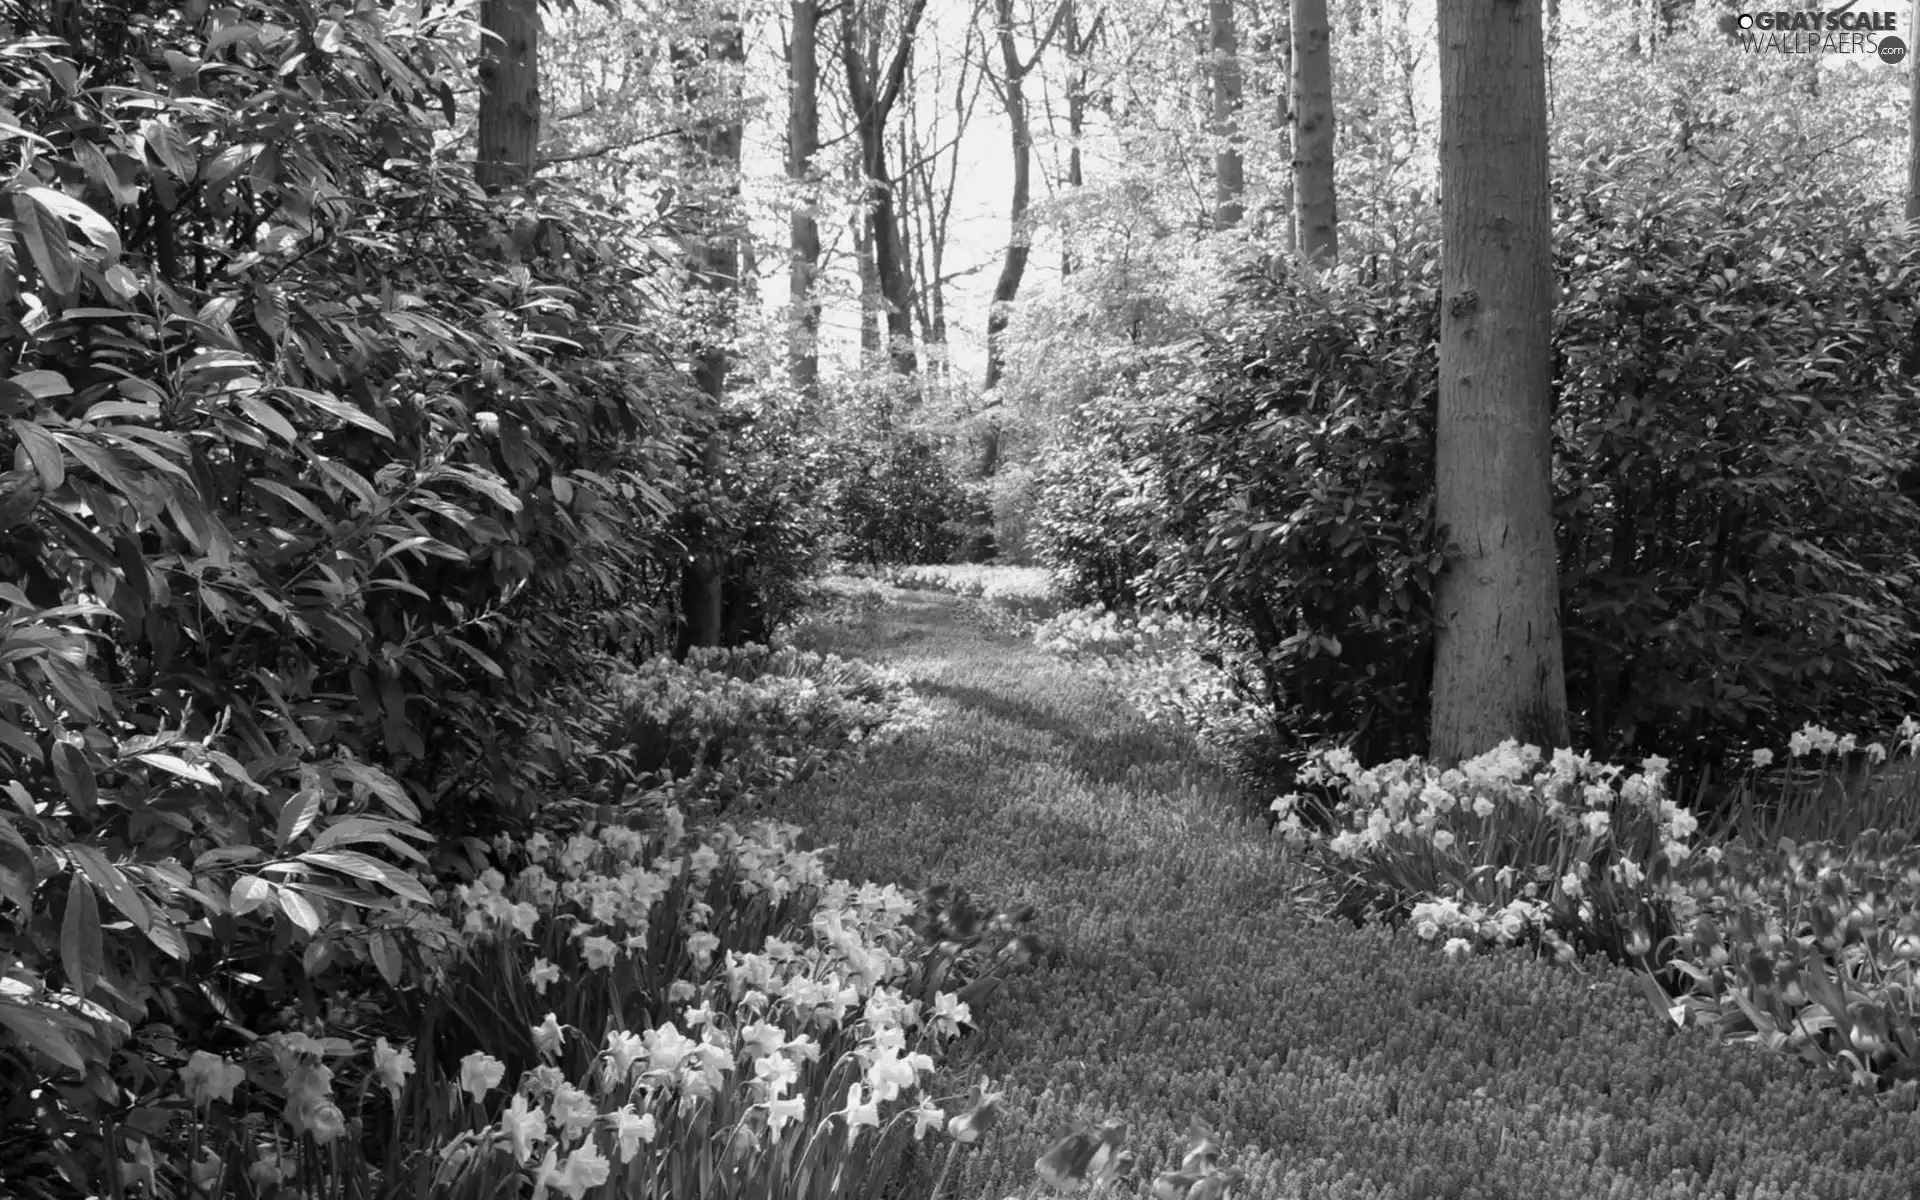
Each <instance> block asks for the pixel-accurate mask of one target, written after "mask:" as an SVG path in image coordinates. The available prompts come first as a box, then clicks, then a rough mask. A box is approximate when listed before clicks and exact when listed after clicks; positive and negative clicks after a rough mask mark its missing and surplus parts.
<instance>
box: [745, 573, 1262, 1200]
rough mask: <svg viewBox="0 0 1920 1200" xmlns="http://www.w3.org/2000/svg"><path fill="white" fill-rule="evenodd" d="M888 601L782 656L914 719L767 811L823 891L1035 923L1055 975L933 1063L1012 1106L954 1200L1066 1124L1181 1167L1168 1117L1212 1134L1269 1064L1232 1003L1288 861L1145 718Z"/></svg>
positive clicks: (1086, 685)
mask: <svg viewBox="0 0 1920 1200" xmlns="http://www.w3.org/2000/svg"><path fill="white" fill-rule="evenodd" d="M888 596H889V600H890V602H889V604H888V606H887V607H886V608H884V609H881V610H878V611H874V612H867V613H863V614H860V615H859V617H858V618H856V619H852V620H851V621H849V622H848V623H846V624H840V625H834V626H825V627H823V626H817V625H816V626H812V627H809V628H808V630H807V631H806V632H805V634H804V635H803V636H802V637H800V638H799V639H797V640H798V642H799V644H801V645H804V646H805V647H806V648H808V649H815V650H820V651H824V652H828V653H835V654H839V655H841V656H842V657H848V658H859V659H862V660H865V661H868V662H872V663H875V664H879V665H884V666H887V667H890V668H893V669H895V670H898V671H900V672H902V673H904V674H905V675H906V676H907V677H908V679H909V680H910V681H911V683H912V686H913V689H914V691H915V693H916V694H917V695H918V696H919V697H920V698H921V699H922V701H923V702H924V703H926V705H927V706H928V708H929V709H930V710H931V711H930V714H929V715H930V717H931V720H930V723H929V725H928V726H927V727H926V728H924V729H918V730H914V731H912V732H910V733H908V734H907V735H906V736H904V737H903V738H901V739H900V740H898V741H896V742H892V743H890V744H886V745H882V746H878V747H875V748H874V749H873V751H872V752H871V753H870V754H869V755H868V757H867V758H866V760H865V761H863V762H861V763H859V764H856V765H855V766H853V767H851V768H850V769H848V770H846V771H843V772H842V773H841V774H840V776H839V778H837V779H834V780H817V781H815V782H813V783H810V784H809V785H807V786H805V787H803V788H801V789H799V791H798V792H797V793H796V794H795V795H794V796H792V797H791V798H790V799H789V800H786V801H783V803H782V805H781V808H780V810H779V811H778V812H777V813H776V814H775V815H777V816H778V817H779V819H782V820H791V821H793V822H794V823H796V824H797V825H799V826H800V827H801V828H802V829H803V830H805V831H807V835H808V839H807V840H808V844H830V845H832V846H834V847H835V853H834V855H833V858H832V861H831V872H830V873H831V874H833V875H835V876H838V877H842V878H846V879H850V880H854V881H856V882H858V881H864V880H869V879H871V880H873V881H875V882H878V883H897V884H900V885H901V886H902V887H907V888H918V887H924V886H928V885H931V884H935V883H948V884H952V885H955V886H957V887H959V888H962V889H964V890H966V891H967V892H969V893H971V894H972V895H973V896H974V897H975V898H976V899H977V900H979V901H980V902H982V903H983V904H987V905H990V906H993V907H995V908H1000V909H1005V908H1011V907H1014V906H1017V905H1019V904H1023V903H1026V904H1032V905H1033V906H1034V907H1035V909H1036V910H1037V916H1036V919H1035V923H1034V926H1033V928H1034V930H1035V932H1037V933H1038V934H1039V935H1040V937H1041V938H1042V940H1043V941H1044V942H1045V944H1046V945H1047V947H1048V948H1049V950H1050V953H1049V955H1048V956H1046V957H1047V960H1048V961H1046V962H1044V963H1042V964H1041V965H1040V966H1039V967H1038V968H1037V969H1031V970H1025V971H1022V972H1019V973H1016V975H1015V976H1014V977H1013V979H1012V980H1011V981H1010V983H1009V985H1008V986H1005V987H1003V988H1001V989H1000V990H999V991H998V992H997V993H995V994H994V995H993V996H991V997H990V998H989V999H988V1000H987V1001H986V1003H985V1004H984V1005H982V1011H981V1012H980V1013H979V1014H978V1016H979V1019H980V1022H981V1025H982V1030H981V1032H980V1033H979V1034H977V1035H974V1036H971V1037H969V1038H966V1039H963V1041H962V1042H960V1043H957V1044H956V1045H955V1047H954V1049H953V1052H952V1053H951V1054H950V1056H949V1067H950V1068H951V1069H952V1071H953V1072H954V1073H955V1074H956V1075H957V1074H958V1073H959V1072H963V1071H966V1070H973V1071H984V1072H986V1073H987V1074H988V1075H989V1076H991V1077H992V1078H993V1079H994V1080H995V1081H996V1085H998V1084H1000V1083H1004V1084H1006V1085H1007V1087H1008V1106H1007V1111H1006V1117H1005V1121H1004V1123H1003V1125H1002V1127H1001V1131H1000V1132H997V1133H996V1134H994V1135H993V1136H992V1137H991V1138H990V1139H989V1141H990V1142H991V1143H994V1144H993V1145H992V1146H989V1147H987V1148H986V1149H984V1150H983V1151H982V1152H980V1153H972V1152H970V1153H968V1154H965V1155H963V1156H962V1158H961V1163H960V1167H958V1168H956V1171H955V1178H953V1179H950V1180H949V1182H948V1188H947V1191H946V1195H947V1196H949V1197H969V1198H970V1197H981V1196H988V1195H991V1196H994V1197H996V1198H997V1197H1000V1196H1004V1195H1007V1194H1010V1193H1024V1192H1025V1191H1026V1190H1027V1187H1028V1185H1029V1184H1030V1182H1031V1181H1032V1179H1033V1160H1034V1158H1035V1157H1036V1156H1037V1155H1038V1154H1040V1153H1041V1152H1042V1151H1043V1150H1044V1149H1045V1148H1046V1144H1047V1143H1048V1142H1049V1141H1051V1139H1053V1138H1055V1137H1057V1136H1059V1134H1060V1133H1061V1132H1062V1131H1064V1129H1065V1128H1066V1126H1067V1124H1068V1120H1069V1119H1070V1118H1071V1117H1072V1116H1075V1115H1084V1116H1087V1117H1089V1118H1091V1119H1093V1120H1095V1121H1098V1120H1102V1119H1106V1118H1109V1117H1113V1118H1122V1119H1128V1120H1129V1121H1130V1124H1131V1126H1132V1128H1133V1130H1134V1131H1135V1133H1134V1139H1135V1141H1134V1145H1135V1149H1136V1152H1142V1155H1143V1157H1149V1156H1150V1157H1151V1158H1154V1159H1158V1160H1159V1161H1163V1162H1164V1161H1165V1158H1164V1155H1166V1154H1168V1153H1172V1154H1173V1155H1174V1156H1175V1158H1176V1160H1177V1157H1178V1154H1179V1153H1180V1152H1181V1151H1183V1150H1184V1148H1185V1147H1184V1145H1183V1144H1180V1143H1179V1140H1178V1139H1179V1136H1180V1135H1181V1134H1184V1131H1185V1115H1184V1114H1192V1115H1201V1113H1202V1110H1203V1109H1205V1110H1207V1111H1206V1115H1207V1116H1208V1118H1209V1119H1210V1120H1215V1121H1219V1120H1221V1119H1222V1118H1223V1117H1224V1116H1225V1114H1224V1113H1223V1112H1222V1111H1220V1110H1219V1106H1218V1104H1217V1101H1219V1100H1221V1099H1224V1098H1225V1097H1224V1096H1223V1095H1222V1093H1221V1086H1222V1084H1224V1083H1225V1082H1226V1077H1227V1076H1228V1075H1229V1074H1233V1073H1236V1071H1237V1072H1240V1073H1242V1076H1241V1079H1240V1080H1239V1082H1240V1083H1242V1084H1244V1083H1250V1082H1252V1079H1253V1077H1252V1076H1251V1075H1246V1074H1244V1072H1246V1071H1247V1070H1248V1067H1249V1064H1248V1054H1249V1052H1252V1063H1253V1064H1255V1065H1257V1064H1259V1063H1260V1061H1261V1060H1262V1059H1263V1058H1266V1057H1267V1056H1269V1055H1271V1054H1274V1053H1276V1052H1277V1051H1278V1050H1279V1047H1276V1046H1273V1045H1271V1044H1263V1043H1269V1042H1270V1041H1271V1039H1270V1038H1264V1037H1261V1036H1259V1035H1258V1034H1257V1031H1255V1030H1254V1029H1252V1028H1251V1027H1250V1026H1251V1025H1253V1024H1257V1023H1258V1022H1259V1020H1260V1018H1259V1016H1258V1012H1259V1006H1258V1005H1254V1006H1251V1007H1250V1008H1248V1009H1246V1010H1245V1011H1244V1012H1243V1013H1240V1014H1236V1015H1231V1016H1229V1015H1227V1013H1226V1011H1225V1010H1226V1008H1227V1007H1228V1004H1227V993H1228V992H1231V991H1234V990H1235V978H1236V975H1237V974H1238V969H1237V968H1238V967H1245V966H1258V967H1259V968H1260V970H1259V973H1260V974H1266V973H1267V971H1268V970H1269V969H1272V968H1276V967H1278V966H1280V964H1281V963H1282V962H1284V961H1285V960H1287V959H1288V958H1290V957H1291V953H1290V952H1289V951H1288V950H1287V948H1286V947H1285V946H1284V945H1283V942H1282V940H1281V939H1279V938H1277V937H1276V936H1275V931H1276V930H1278V929H1280V928H1282V927H1283V925H1284V926H1293V925H1296V924H1298V923H1299V922H1295V921H1289V920H1286V917H1287V913H1288V909H1289V900H1288V894H1289V891H1290V888H1291V886H1293V885H1295V884H1297V882H1298V880H1299V878H1300V875H1299V870H1298V868H1297V867H1293V866H1290V865H1288V864H1287V862H1286V861H1285V857H1284V855H1283V853H1282V850H1281V845H1280V842H1279V839H1277V838H1273V837H1270V836H1268V834H1267V832H1266V828H1265V823H1264V821H1262V820H1260V819H1259V816H1258V807H1257V806H1256V805H1254V804H1252V803H1250V802H1249V800H1248V798H1247V797H1246V796H1245V795H1244V792H1243V788H1242V786H1241V785H1240V784H1239V783H1238V782H1237V781H1235V780H1234V779H1232V778H1231V777H1230V776H1229V775H1228V774H1227V773H1226V772H1224V771H1223V770H1221V769H1220V768H1219V767H1217V766H1215V765H1213V764H1212V763H1210V762H1208V761H1207V760H1206V758H1205V757H1204V755H1203V754H1202V753H1201V752H1200V751H1199V749H1198V748H1197V747H1196V746H1195V745H1194V743H1193V742H1192V740H1191V739H1190V738H1188V737H1186V736H1184V735H1182V734H1180V733H1179V732H1177V731H1174V730H1170V729H1166V728H1164V727H1160V726H1155V725H1152V724H1149V723H1148V722H1146V721H1145V720H1144V719H1142V718H1141V717H1139V716H1138V715H1137V714H1135V713H1134V712H1133V710H1131V709H1130V708H1129V707H1128V706H1127V705H1126V704H1125V702H1124V701H1123V700H1121V698H1120V697H1119V696H1118V695H1116V694H1115V693H1114V692H1113V690H1112V689H1111V688H1110V687H1109V686H1108V685H1106V684H1105V683H1103V682H1102V681H1101V680H1099V679H1098V678H1097V677H1095V676H1093V675H1091V674H1090V673H1089V672H1088V671H1086V670H1085V669H1084V668H1082V667H1078V666H1076V665H1074V664H1072V663H1069V662H1066V661H1064V660H1062V659H1060V658H1059V657H1057V656H1054V655H1050V654H1047V653H1045V652H1043V651H1041V650H1039V649H1038V648H1037V647H1035V646H1033V645H1032V644H1031V642H1029V641H1027V640H1026V639H1024V638H1021V637H1017V636H1013V635H1010V634H1007V633H1004V632H998V631H995V630H993V629H990V628H988V627H987V626H986V623H985V622H984V621H983V620H982V619H981V618H980V616H979V614H978V610H977V609H976V608H974V606H972V605H970V604H969V603H968V602H967V601H964V600H961V599H960V598H958V597H955V596H951V595H945V594H941V593H935V592H920V591H893V590H890V591H889V592H888ZM1255 943H1258V944H1257V945H1255ZM1249 956H1251V957H1252V958H1253V959H1257V960H1260V961H1259V962H1258V963H1252V962H1248V961H1246V960H1247V959H1248V958H1249ZM1234 959H1239V960H1242V961H1241V962H1240V963H1239V964H1238V965H1237V966H1236V964H1235V963H1234V962H1233V961H1231V960H1234ZM1245 998H1246V997H1244V996H1241V997H1240V1000H1242V1001H1244V1000H1245ZM1122 1006H1123V1007H1124V1011H1122ZM1216 1010H1218V1012H1219V1014H1220V1017H1221V1019H1220V1020H1218V1021H1208V1020H1206V1019H1204V1018H1205V1017H1206V1016H1207V1014H1208V1013H1209V1012H1214V1011H1216ZM1176 1058H1177V1059H1179V1060H1181V1061H1175V1059H1176ZM1143 1070H1146V1071H1150V1074H1148V1075H1142V1074H1141V1072H1142V1071H1143ZM1232 1090H1233V1091H1234V1092H1238V1091H1239V1090H1240V1089H1239V1087H1237V1086H1235V1087H1233V1088H1232ZM1129 1095H1130V1096H1131V1101H1130V1102H1128V1103H1114V1102H1113V1101H1115V1100H1117V1099H1118V1098H1120V1097H1124V1096H1129ZM1261 1107H1262V1108H1265V1107H1268V1103H1266V1102H1263V1103H1262V1104H1261ZM1096 1108H1097V1109H1098V1111H1090V1110H1093V1109H1096ZM1169 1112H1173V1113H1179V1114H1183V1115H1182V1116H1181V1117H1180V1119H1179V1121H1178V1126H1177V1129H1174V1128H1168V1129H1166V1132H1165V1136H1164V1137H1163V1138H1162V1137H1153V1136H1152V1131H1153V1130H1155V1129H1160V1128H1163V1127H1167V1126H1168V1118H1167V1116H1166V1114H1168V1113H1169ZM1232 1123H1233V1122H1231V1121H1229V1122H1228V1124H1232ZM1241 1144H1242V1146H1244V1145H1245V1143H1244V1142H1242V1143H1241Z"/></svg>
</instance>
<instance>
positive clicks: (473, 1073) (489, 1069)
mask: <svg viewBox="0 0 1920 1200" xmlns="http://www.w3.org/2000/svg"><path fill="white" fill-rule="evenodd" d="M506 1077H507V1064H505V1063H503V1062H501V1061H500V1060H499V1059H497V1058H495V1057H494V1056H493V1055H491V1054H485V1053H482V1052H481V1051H478V1050H475V1051H474V1052H473V1053H472V1054H469V1055H467V1056H466V1057H465V1058H463V1059H461V1060H460V1090H461V1091H463V1092H465V1093H467V1095H469V1096H472V1097H473V1100H474V1103H476V1104H478V1103H479V1102H480V1101H481V1099H482V1098H484V1097H485V1096H486V1094H487V1093H488V1092H490V1091H492V1090H493V1089H494V1088H497V1087H499V1086H500V1081H501V1080H502V1079H505V1078H506Z"/></svg>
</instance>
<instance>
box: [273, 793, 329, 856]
mask: <svg viewBox="0 0 1920 1200" xmlns="http://www.w3.org/2000/svg"><path fill="white" fill-rule="evenodd" d="M323 799H325V795H324V793H322V792H321V790H320V789H319V788H302V789H300V790H299V791H297V792H295V793H294V794H293V795H292V796H289V797H288V798H287V802H286V803H285V804H283V805H281V806H280V821H279V825H278V827H277V830H276V832H275V835H274V836H275V838H276V840H277V841H278V843H279V846H280V848H281V849H282V850H285V849H286V848H287V846H288V845H290V844H291V843H292V842H293V839H295V838H297V837H299V836H300V835H301V834H303V833H305V832H306V831H307V828H308V826H310V825H312V824H313V821H314V818H315V817H317V816H319V815H320V802H321V801H322V800H323Z"/></svg>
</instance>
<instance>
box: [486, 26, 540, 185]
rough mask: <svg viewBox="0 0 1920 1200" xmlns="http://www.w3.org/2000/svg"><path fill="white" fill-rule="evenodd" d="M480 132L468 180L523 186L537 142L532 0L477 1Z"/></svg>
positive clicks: (537, 85) (537, 33) (535, 29)
mask: <svg viewBox="0 0 1920 1200" xmlns="http://www.w3.org/2000/svg"><path fill="white" fill-rule="evenodd" d="M480 27H481V30H482V31H483V33H482V36H481V39H480V132H479V153H478V155H477V156H476V159H475V161H474V168H473V176H474V180H475V181H476V182H478V183H479V184H480V186H481V187H483V188H485V189H486V190H487V191H489V192H498V191H503V190H508V189H512V188H519V187H524V186H526V184H527V182H528V181H529V180H531V179H532V178H533V160H534V154H535V152H536V151H537V150H538V148H539V145H540V13H539V10H538V9H537V8H536V7H535V3H534V0H484V3H482V4H481V6H480Z"/></svg>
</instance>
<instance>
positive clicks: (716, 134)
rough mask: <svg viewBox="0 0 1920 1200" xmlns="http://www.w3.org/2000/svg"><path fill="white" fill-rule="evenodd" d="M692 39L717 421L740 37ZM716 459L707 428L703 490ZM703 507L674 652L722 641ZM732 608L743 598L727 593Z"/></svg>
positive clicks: (735, 287)
mask: <svg viewBox="0 0 1920 1200" xmlns="http://www.w3.org/2000/svg"><path fill="white" fill-rule="evenodd" d="M705 24H706V28H705V29H704V30H703V31H701V33H700V34H699V36H697V37H694V38H691V39H689V40H687V41H685V42H682V43H681V44H679V45H676V46H675V47H674V50H673V61H674V64H675V68H676V70H677V71H678V72H679V73H680V76H681V79H682V84H681V86H682V88H683V90H684V93H685V96H686V102H687V110H688V113H689V114H690V118H691V119H690V120H689V121H688V124H687V125H686V127H685V130H684V138H685V143H686V150H687V176H688V178H689V179H690V180H691V181H693V182H694V184H695V187H696V196H695V199H694V204H695V205H696V206H697V214H696V216H695V218H694V222H693V229H692V232H691V237H690V241H691V243H692V248H691V254H690V266H691V269H692V275H693V280H694V283H695V286H696V287H698V288H699V289H700V290H701V291H704V292H705V293H706V297H707V302H706V304H704V305H703V306H701V314H702V315H701V317H700V318H699V320H698V321H697V334H696V338H697V340H696V343H695V345H694V347H693V379H694V383H695V385H696V386H697V387H698V388H699V389H700V391H701V392H702V393H703V394H705V395H706V396H707V398H708V399H709V401H710V402H711V404H712V408H713V410H714V412H715V414H716V415H717V413H718V411H719V410H720V408H721V407H722V405H723V403H724V402H725V400H726V398H727V378H728V371H729V368H730V366H731V363H732V353H731V350H730V348H729V342H730V340H731V337H732V333H733V326H734V314H735V310H736V309H737V306H738V304H739V296H740V235H739V230H740V220H741V216H740V211H739V202H740V150H741V135H742V130H741V122H742V116H741V108H740V100H739V94H738V88H739V82H738V70H739V68H740V66H741V64H742V63H743V62H744V60H745V51H744V41H743V38H744V33H743V31H742V29H741V26H740V22H739V20H738V18H737V17H736V16H735V15H734V14H732V13H730V12H723V13H719V14H717V15H715V16H714V17H712V18H710V19H709V20H708V21H707V22H705ZM724 456H725V442H724V435H723V434H722V432H721V430H720V428H719V427H718V425H717V422H716V425H715V427H714V428H712V429H711V430H710V431H709V432H708V433H707V434H706V436H705V439H704V441H703V442H702V445H701V449H700V467H701V471H702V474H703V475H704V476H705V477H706V479H707V480H708V482H709V486H712V485H713V484H714V483H715V482H717V480H718V479H719V477H720V473H721V466H722V462H723V459H724ZM718 524H719V523H718V521H717V520H716V518H715V515H714V514H713V513H712V512H711V511H705V510H702V509H694V510H692V511H690V512H689V513H688V514H687V531H686V535H685V538H686V543H687V558H686V569H685V573H684V574H683V575H682V577H681V589H680V610H681V617H682V620H683V622H684V624H683V626H682V633H681V638H680V649H681V651H682V653H684V652H685V651H686V650H687V649H688V648H689V647H693V646H717V645H720V644H721V639H722V636H723V631H724V626H725V621H726V605H727V602H728V600H729V599H730V597H728V596H727V595H726V590H727V589H726V587H725V582H726V578H727V546H726V539H725V538H724V536H723V535H722V534H721V532H720V530H719V528H718ZM731 599H732V600H733V601H734V602H735V603H738V604H750V603H752V598H751V597H750V596H746V595H739V594H736V595H735V596H734V597H731Z"/></svg>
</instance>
